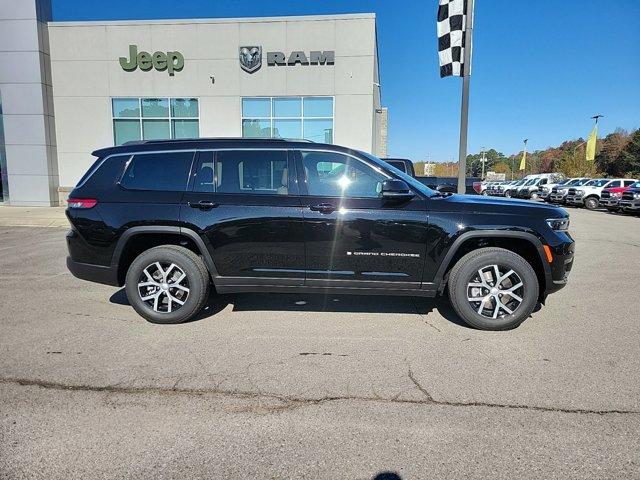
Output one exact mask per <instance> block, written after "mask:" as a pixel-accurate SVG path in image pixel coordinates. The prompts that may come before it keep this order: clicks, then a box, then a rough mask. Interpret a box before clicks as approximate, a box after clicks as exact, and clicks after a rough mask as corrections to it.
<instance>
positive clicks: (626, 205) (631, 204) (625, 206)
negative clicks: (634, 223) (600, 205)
mask: <svg viewBox="0 0 640 480" xmlns="http://www.w3.org/2000/svg"><path fill="white" fill-rule="evenodd" d="M620 208H621V209H622V211H623V212H627V213H631V212H634V213H637V212H638V211H640V182H636V183H634V184H633V185H631V186H630V187H629V188H627V189H626V190H625V191H624V192H622V197H621V198H620Z"/></svg>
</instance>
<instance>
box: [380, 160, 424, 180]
mask: <svg viewBox="0 0 640 480" xmlns="http://www.w3.org/2000/svg"><path fill="white" fill-rule="evenodd" d="M383 160H384V161H385V162H387V163H388V164H389V165H391V166H392V167H396V168H397V169H398V170H400V171H401V172H404V173H406V174H407V175H411V176H412V177H415V176H416V170H415V168H414V166H413V162H412V161H411V160H409V159H407V158H383Z"/></svg>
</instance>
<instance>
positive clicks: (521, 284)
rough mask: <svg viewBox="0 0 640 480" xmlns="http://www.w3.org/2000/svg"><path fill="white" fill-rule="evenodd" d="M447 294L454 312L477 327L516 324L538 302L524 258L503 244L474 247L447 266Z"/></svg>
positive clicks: (534, 279) (533, 276) (535, 282)
mask: <svg viewBox="0 0 640 480" xmlns="http://www.w3.org/2000/svg"><path fill="white" fill-rule="evenodd" d="M448 288H449V298H450V299H451V305H452V307H453V309H454V310H455V311H456V313H457V314H458V315H459V316H460V317H461V318H462V319H463V320H464V321H465V322H466V323H468V324H469V325H471V326H473V327H476V328H479V329H481V330H509V329H512V328H515V327H517V326H518V325H520V324H521V323H522V322H523V321H524V320H525V319H526V318H527V317H528V316H529V315H531V312H532V311H533V309H534V308H535V306H536V304H537V302H538V293H539V286H538V278H537V277H536V273H535V271H534V270H533V268H532V267H531V265H530V264H529V262H527V261H526V260H525V259H524V258H522V257H521V256H520V255H518V254H516V253H514V252H512V251H510V250H506V249H504V248H496V247H488V248H480V249H478V250H474V251H472V252H470V253H468V254H466V255H465V256H464V257H462V258H461V259H460V260H458V262H457V263H456V264H455V265H454V267H453V268H452V269H451V274H450V276H449V285H448Z"/></svg>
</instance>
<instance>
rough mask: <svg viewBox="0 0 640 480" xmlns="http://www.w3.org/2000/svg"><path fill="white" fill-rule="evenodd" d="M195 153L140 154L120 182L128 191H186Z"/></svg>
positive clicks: (132, 159)
mask: <svg viewBox="0 0 640 480" xmlns="http://www.w3.org/2000/svg"><path fill="white" fill-rule="evenodd" d="M193 155H194V152H166V153H139V154H135V155H133V156H132V157H131V160H130V161H129V164H128V165H127V168H126V170H125V172H124V175H123V176H122V180H120V185H122V186H123V187H124V188H126V189H127V190H160V191H173V192H178V191H184V190H186V189H187V183H188V180H189V170H190V169H191V161H192V160H193Z"/></svg>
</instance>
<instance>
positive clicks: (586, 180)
mask: <svg viewBox="0 0 640 480" xmlns="http://www.w3.org/2000/svg"><path fill="white" fill-rule="evenodd" d="M589 182H593V180H589V179H588V178H583V179H582V180H580V181H579V182H578V183H576V185H577V186H579V187H582V186H588V184H589Z"/></svg>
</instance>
